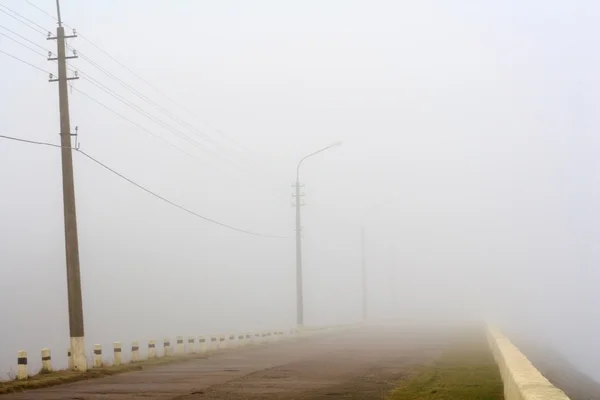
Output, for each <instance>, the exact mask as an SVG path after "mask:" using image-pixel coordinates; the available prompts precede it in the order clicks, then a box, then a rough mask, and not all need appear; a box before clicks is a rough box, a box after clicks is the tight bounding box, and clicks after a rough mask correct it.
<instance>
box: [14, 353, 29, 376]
mask: <svg viewBox="0 0 600 400" xmlns="http://www.w3.org/2000/svg"><path fill="white" fill-rule="evenodd" d="M28 376H29V373H28V372H27V352H26V351H24V350H19V352H18V353H17V379H18V380H24V379H27V377H28Z"/></svg>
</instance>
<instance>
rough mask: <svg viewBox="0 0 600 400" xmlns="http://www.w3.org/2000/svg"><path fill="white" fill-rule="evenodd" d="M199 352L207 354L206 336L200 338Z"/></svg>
mask: <svg viewBox="0 0 600 400" xmlns="http://www.w3.org/2000/svg"><path fill="white" fill-rule="evenodd" d="M198 351H199V352H200V354H202V353H206V338H205V337H204V336H200V338H198Z"/></svg>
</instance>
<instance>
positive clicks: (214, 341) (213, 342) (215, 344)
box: [210, 336, 219, 351]
mask: <svg viewBox="0 0 600 400" xmlns="http://www.w3.org/2000/svg"><path fill="white" fill-rule="evenodd" d="M217 340H218V339H217V337H216V336H211V337H210V350H211V351H215V350H217V349H218V348H219V342H218V341H217Z"/></svg>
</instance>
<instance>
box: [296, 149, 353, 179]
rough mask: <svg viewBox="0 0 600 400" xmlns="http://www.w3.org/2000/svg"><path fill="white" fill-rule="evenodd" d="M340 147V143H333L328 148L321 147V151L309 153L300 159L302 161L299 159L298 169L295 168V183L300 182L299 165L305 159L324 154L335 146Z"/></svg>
mask: <svg viewBox="0 0 600 400" xmlns="http://www.w3.org/2000/svg"><path fill="white" fill-rule="evenodd" d="M341 145H342V142H335V143H332V144H330V145H329V146H327V147H323V148H322V149H321V150H317V151H315V152H314V153H311V154H309V155H307V156H305V157H302V159H300V162H298V167H296V182H299V181H300V165H301V164H302V162H303V161H304V160H306V159H307V158H309V157H312V156H315V155H317V154H319V153H322V152H324V151H325V150H329V149H331V148H332V147H337V146H341Z"/></svg>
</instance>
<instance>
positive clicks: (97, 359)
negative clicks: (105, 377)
mask: <svg viewBox="0 0 600 400" xmlns="http://www.w3.org/2000/svg"><path fill="white" fill-rule="evenodd" d="M93 360H94V361H93V363H94V364H93V365H94V368H102V346H100V345H99V344H95V345H94V358H93Z"/></svg>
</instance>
